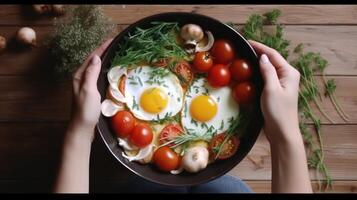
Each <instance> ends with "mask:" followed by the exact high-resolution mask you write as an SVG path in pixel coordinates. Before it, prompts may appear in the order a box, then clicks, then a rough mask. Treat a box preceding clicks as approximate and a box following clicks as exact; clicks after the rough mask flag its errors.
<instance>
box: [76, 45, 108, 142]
mask: <svg viewBox="0 0 357 200" xmlns="http://www.w3.org/2000/svg"><path fill="white" fill-rule="evenodd" d="M112 40H113V39H109V40H107V41H106V42H104V43H103V44H102V45H101V46H100V47H99V48H97V49H96V50H94V51H93V52H92V53H91V55H90V56H88V58H87V59H86V60H85V61H84V63H83V64H82V65H81V66H80V67H79V68H78V69H77V71H76V72H75V73H74V76H73V98H74V112H73V114H72V119H71V125H72V127H75V128H76V129H80V130H82V131H80V132H85V134H87V135H88V136H90V138H91V140H93V138H94V128H95V125H96V124H97V123H98V120H99V116H100V99H101V96H100V94H99V92H98V88H97V81H98V77H99V73H100V69H101V64H102V63H101V59H100V56H101V55H102V54H103V52H104V51H105V50H106V49H107V47H108V46H109V44H110V43H111V42H112Z"/></svg>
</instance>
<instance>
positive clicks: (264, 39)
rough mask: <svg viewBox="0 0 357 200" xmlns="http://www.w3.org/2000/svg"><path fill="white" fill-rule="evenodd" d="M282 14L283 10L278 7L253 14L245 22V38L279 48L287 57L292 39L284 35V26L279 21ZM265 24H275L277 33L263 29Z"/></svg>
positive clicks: (243, 31)
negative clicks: (260, 13)
mask: <svg viewBox="0 0 357 200" xmlns="http://www.w3.org/2000/svg"><path fill="white" fill-rule="evenodd" d="M280 15H281V12H280V10H277V9H274V10H272V11H271V12H267V13H265V14H263V15H258V14H253V15H251V16H250V17H249V19H248V21H247V22H246V23H245V25H244V27H243V29H242V33H243V36H244V37H245V38H247V39H251V40H255V41H258V42H261V43H263V44H266V45H268V46H270V47H271V48H274V49H275V50H277V51H278V52H279V53H280V54H281V55H282V56H283V57H284V58H287V57H288V56H289V50H288V46H289V44H290V41H289V40H286V39H285V38H284V37H283V36H284V34H283V26H282V25H280V24H279V23H277V19H278V17H279V16H280ZM264 24H274V25H275V34H273V33H268V32H265V31H264V29H263V25H264Z"/></svg>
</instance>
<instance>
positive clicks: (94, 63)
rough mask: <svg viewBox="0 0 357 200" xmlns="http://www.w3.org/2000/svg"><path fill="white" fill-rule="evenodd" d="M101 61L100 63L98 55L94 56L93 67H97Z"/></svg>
mask: <svg viewBox="0 0 357 200" xmlns="http://www.w3.org/2000/svg"><path fill="white" fill-rule="evenodd" d="M100 62H101V61H100V58H99V56H98V55H94V56H93V58H92V60H91V65H97V64H99V63H100Z"/></svg>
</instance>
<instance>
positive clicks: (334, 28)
mask: <svg viewBox="0 0 357 200" xmlns="http://www.w3.org/2000/svg"><path fill="white" fill-rule="evenodd" d="M272 8H279V9H281V11H282V12H283V15H282V17H281V18H280V22H281V23H283V24H284V25H285V30H286V36H287V37H288V38H289V39H290V40H291V41H292V45H291V46H295V45H296V44H297V43H299V42H303V43H306V44H308V47H307V49H308V50H314V51H320V52H321V54H322V55H323V56H324V57H326V58H327V59H328V61H329V63H330V65H329V67H328V70H327V75H328V77H329V78H335V80H336V83H337V85H338V89H337V97H338V99H339V100H340V101H341V103H342V107H343V108H344V109H345V110H346V111H347V113H348V115H349V116H350V121H349V122H348V123H344V121H342V120H341V119H340V118H339V116H338V115H337V113H336V111H335V110H334V108H333V106H332V105H331V103H330V101H328V99H326V100H325V101H324V103H323V106H324V107H325V108H326V110H327V112H328V113H329V114H330V115H331V116H332V117H333V118H334V119H335V120H336V121H337V123H336V124H331V123H329V122H327V120H326V119H324V118H323V117H321V119H322V122H323V125H322V132H323V140H324V142H325V156H326V164H327V166H328V168H329V170H330V172H331V175H332V178H333V180H334V183H333V185H334V190H333V191H334V192H356V188H357V156H356V155H357V114H356V113H357V90H356V89H357V87H356V86H357V6H355V5H353V6H339V5H329V6H322V5H306V6H304V5H301V6H292V5H284V6H277V5H269V6H264V5H258V6H254V5H244V6H240V5H233V6H232V5H184V6H180V5H177V6H167V5H162V6H161V5H155V6H145V5H117V6H109V5H107V6H104V10H105V13H106V14H107V15H108V16H110V17H112V18H113V20H114V21H115V22H116V23H117V24H118V31H120V30H122V29H123V28H124V27H126V26H127V25H128V24H130V23H132V22H135V21H136V20H138V19H140V18H142V17H145V16H148V15H151V14H156V13H161V12H168V11H187V12H194V13H200V14H205V15H208V16H211V17H215V18H217V19H219V20H221V21H222V22H234V23H235V24H237V25H238V26H239V25H242V24H243V23H244V22H245V21H246V20H247V18H248V16H249V15H251V14H252V13H264V12H266V11H269V10H271V9H272ZM138 13H140V14H138ZM51 24H52V18H51V17H33V16H31V15H30V14H29V13H28V12H27V11H26V8H25V6H20V5H2V6H0V35H3V36H5V37H6V38H8V39H10V38H12V37H13V36H14V34H15V32H16V30H18V29H19V28H20V27H22V26H31V27H33V28H34V29H35V30H36V31H37V33H38V38H39V42H40V43H41V42H42V41H43V40H44V38H45V36H46V35H47V34H48V33H49V32H50V31H51V28H52V26H51ZM45 53H46V52H45V50H44V49H43V48H37V49H32V50H26V49H22V50H18V49H14V48H9V49H8V50H7V51H5V52H4V53H2V54H1V55H0V94H1V95H0V162H1V164H0V191H1V192H50V189H51V186H52V183H53V180H54V177H55V174H56V166H57V165H58V162H59V159H58V158H59V152H60V144H61V140H62V138H63V135H64V131H65V128H66V124H67V122H68V120H69V116H70V109H71V82H70V81H61V82H59V83H55V84H54V83H52V82H50V81H48V78H47V76H46V73H44V72H45V67H51V66H48V63H47V65H46V62H44V61H43V60H44V59H43V56H44V55H45ZM317 76H318V75H317ZM318 80H320V78H319V77H318ZM230 174H233V175H237V176H239V177H241V178H242V179H244V180H245V181H246V182H247V183H248V184H249V185H250V186H251V187H252V188H253V190H254V191H256V192H269V191H270V183H271V163H270V150H269V145H268V142H267V140H266V138H265V137H264V135H261V136H260V137H259V139H258V142H257V143H256V144H255V146H254V148H253V149H252V151H251V152H250V153H249V155H248V156H247V157H246V158H245V159H244V161H243V162H241V163H240V164H239V165H238V166H237V167H235V168H234V169H233V170H232V171H231V172H230ZM130 175H132V173H130V172H129V171H128V170H127V169H125V168H124V167H122V166H121V165H120V164H119V163H118V162H117V161H116V160H115V159H114V158H113V157H112V156H111V155H110V154H109V153H108V151H107V150H106V149H105V146H104V145H103V143H102V141H101V140H100V139H99V138H97V139H96V140H95V142H94V145H93V153H92V158H91V190H92V191H95V192H107V191H112V192H116V191H117V190H116V185H117V184H118V181H119V182H120V181H125V180H126V177H128V176H130ZM311 179H312V180H314V187H315V189H316V181H315V180H316V177H315V173H314V172H313V171H311Z"/></svg>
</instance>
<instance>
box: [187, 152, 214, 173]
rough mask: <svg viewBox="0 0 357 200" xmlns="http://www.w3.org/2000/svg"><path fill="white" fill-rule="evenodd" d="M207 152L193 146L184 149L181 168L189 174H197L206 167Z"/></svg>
mask: <svg viewBox="0 0 357 200" xmlns="http://www.w3.org/2000/svg"><path fill="white" fill-rule="evenodd" d="M208 159H209V152H208V150H207V148H205V147H202V146H195V147H190V148H188V149H186V151H185V154H184V156H183V157H182V162H181V165H182V167H183V168H184V169H185V170H186V171H187V172H190V173H196V172H199V171H201V170H203V169H205V168H206V167H207V164H208Z"/></svg>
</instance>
